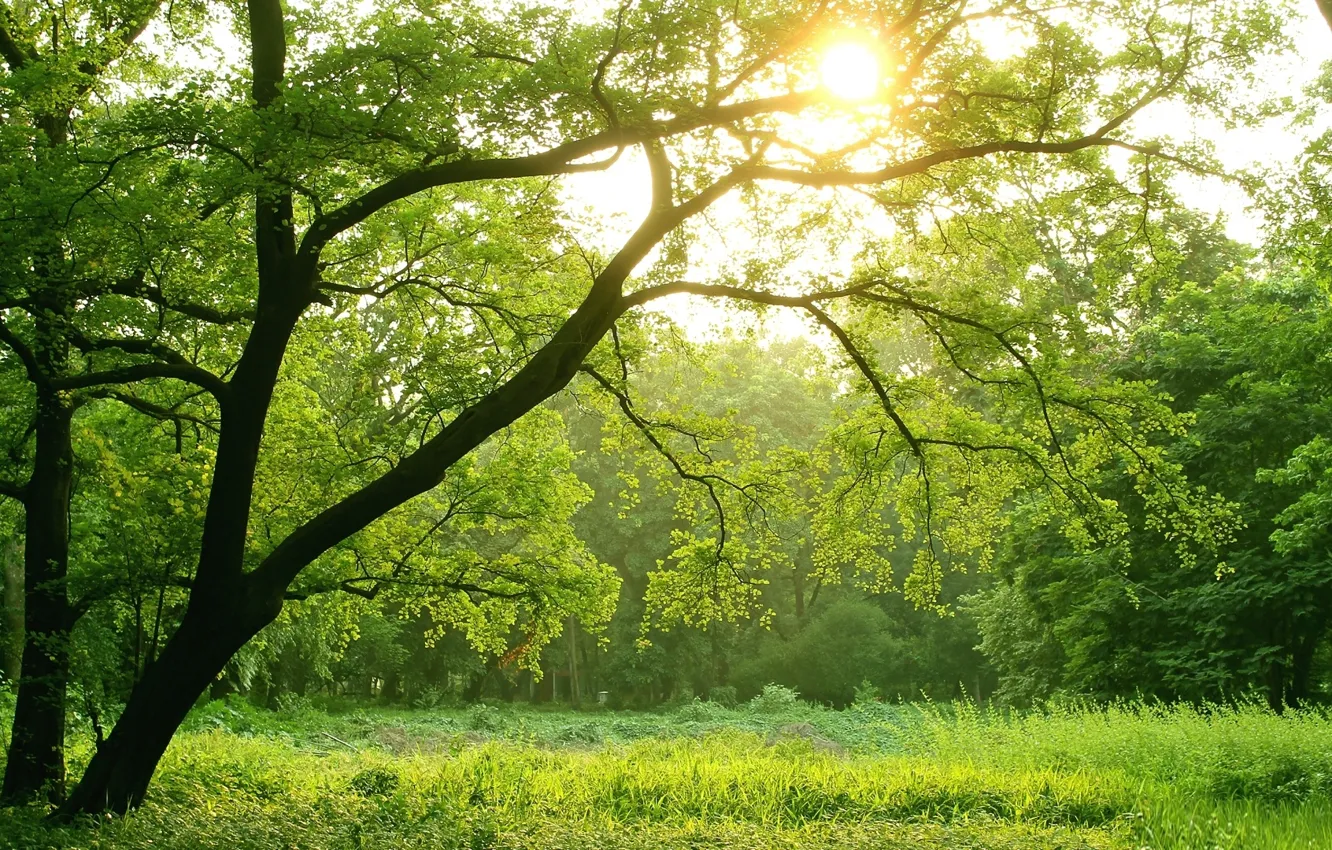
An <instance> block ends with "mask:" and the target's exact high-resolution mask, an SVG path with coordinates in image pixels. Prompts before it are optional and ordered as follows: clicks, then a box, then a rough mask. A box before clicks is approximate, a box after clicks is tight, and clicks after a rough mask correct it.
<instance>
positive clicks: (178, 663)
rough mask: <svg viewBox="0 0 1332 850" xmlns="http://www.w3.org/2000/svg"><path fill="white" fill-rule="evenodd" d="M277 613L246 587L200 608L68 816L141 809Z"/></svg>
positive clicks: (167, 649) (142, 688)
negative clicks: (180, 736)
mask: <svg viewBox="0 0 1332 850" xmlns="http://www.w3.org/2000/svg"><path fill="white" fill-rule="evenodd" d="M277 611H278V607H277V606H273V605H271V604H264V600H254V599H248V598H246V596H245V593H244V590H243V589H241V587H240V586H239V585H238V586H237V589H235V590H233V591H232V592H231V593H230V594H227V595H225V596H221V597H218V598H215V600H214V602H213V604H211V605H209V606H207V608H206V609H205V608H204V606H198V605H196V606H194V608H193V610H191V611H190V612H189V613H187V614H186V615H185V619H184V620H183V621H182V622H181V625H180V629H179V630H177V632H176V633H175V634H174V635H172V637H171V639H170V640H168V641H167V642H166V644H165V645H164V646H163V648H162V654H161V655H160V656H158V658H157V660H156V661H155V662H153V664H152V665H151V666H150V667H148V668H147V669H146V670H145V671H144V674H143V678H142V679H140V680H139V682H138V684H136V685H135V686H134V690H133V691H132V692H131V694H130V698H129V702H128V703H127V704H126V705H125V712H124V713H123V714H122V715H121V716H120V720H119V721H117V722H116V725H115V728H114V729H113V730H112V731H111V735H110V737H108V738H107V739H106V743H105V744H104V745H103V746H102V747H101V748H99V749H98V750H97V752H96V753H95V754H94V755H93V758H92V761H91V762H89V764H88V769H87V770H86V771H85V772H84V774H83V779H82V780H80V781H79V784H78V786H77V787H76V788H75V789H74V791H73V793H72V794H70V797H69V800H68V801H66V803H65V805H64V806H63V807H62V808H61V812H62V813H63V814H75V813H96V812H103V811H112V812H118V813H124V812H127V811H129V810H130V809H132V808H134V807H136V806H138V805H139V803H141V802H142V801H143V795H144V793H145V792H146V791H147V790H148V783H149V781H150V780H151V779H152V777H153V772H154V771H155V770H156V769H157V763H158V761H159V760H160V759H161V758H162V753H164V752H165V751H166V748H167V744H169V743H170V742H171V737H172V736H173V735H174V734H175V732H176V727H178V726H179V725H180V723H181V721H183V720H184V719H185V715H186V714H188V713H189V710H190V708H191V707H193V705H194V703H195V701H196V700H197V699H198V698H199V696H200V695H201V694H203V693H204V691H205V690H207V689H208V687H209V686H210V685H211V684H212V682H213V680H214V679H215V678H216V677H217V675H218V674H219V673H220V672H221V671H222V670H223V669H224V668H225V666H226V664H227V662H228V661H230V660H231V657H232V656H233V655H234V654H235V653H236V652H237V651H238V650H239V649H240V648H241V647H242V646H244V645H245V642H246V641H248V640H249V639H250V638H251V637H252V636H253V635H254V634H255V633H256V632H258V631H259V629H261V628H263V627H264V626H265V625H267V624H268V623H269V622H271V621H272V619H273V617H275V616H277ZM237 612H240V614H239V616H238V615H237Z"/></svg>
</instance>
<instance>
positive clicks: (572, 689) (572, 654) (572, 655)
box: [569, 614, 582, 708]
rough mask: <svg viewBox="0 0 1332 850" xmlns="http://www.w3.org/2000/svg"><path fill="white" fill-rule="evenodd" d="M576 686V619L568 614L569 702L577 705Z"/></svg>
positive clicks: (579, 695) (578, 696) (577, 689)
mask: <svg viewBox="0 0 1332 850" xmlns="http://www.w3.org/2000/svg"><path fill="white" fill-rule="evenodd" d="M579 691H580V689H579V687H578V619H577V618H576V617H574V615H572V614H570V615H569V704H570V705H572V706H574V707H575V708H576V707H578V705H579V703H580V702H581V696H582V695H581V694H580V692H579Z"/></svg>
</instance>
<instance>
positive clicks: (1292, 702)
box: [1286, 628, 1323, 708]
mask: <svg viewBox="0 0 1332 850" xmlns="http://www.w3.org/2000/svg"><path fill="white" fill-rule="evenodd" d="M1322 634H1323V630H1322V629H1321V628H1319V629H1318V630H1317V631H1316V632H1310V633H1309V634H1306V635H1305V636H1304V638H1303V639H1302V640H1301V641H1300V642H1299V643H1297V644H1296V645H1295V653H1294V655H1293V657H1292V658H1291V665H1290V688H1289V689H1288V690H1287V692H1286V703H1287V704H1288V705H1289V706H1290V707H1291V708H1301V707H1303V705H1304V701H1305V700H1306V699H1308V698H1309V675H1310V673H1311V672H1312V671H1313V657H1314V650H1315V649H1316V648H1317V646H1318V641H1319V639H1320V638H1321V637H1322Z"/></svg>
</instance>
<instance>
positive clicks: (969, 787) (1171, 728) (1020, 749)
mask: <svg viewBox="0 0 1332 850" xmlns="http://www.w3.org/2000/svg"><path fill="white" fill-rule="evenodd" d="M788 697H789V695H786V694H783V693H781V692H780V691H773V692H771V693H770V694H769V695H768V697H767V698H762V697H761V698H759V699H758V700H756V701H755V702H754V703H751V704H749V705H746V706H743V707H740V708H737V709H725V708H721V707H718V706H715V705H711V704H706V703H694V704H691V705H686V706H684V707H682V708H678V709H676V710H673V711H669V712H662V713H630V712H610V711H587V712H570V711H549V710H536V709H523V708H510V707H491V706H478V707H474V708H471V709H459V710H429V711H425V710H417V711H404V710H390V709H366V708H362V709H353V710H343V711H321V710H316V709H313V708H309V707H295V708H292V709H289V710H286V711H281V712H267V711H262V710H259V709H254V708H252V707H250V706H248V705H247V704H245V703H243V702H240V701H228V702H217V703H212V704H210V705H208V706H206V707H203V708H201V709H199V710H197V711H196V712H195V713H194V714H193V715H192V716H191V718H190V721H189V723H188V727H187V729H186V730H185V731H184V732H183V733H182V734H181V735H179V736H177V739H176V742H175V743H174V744H173V746H172V748H171V750H170V751H169V752H168V754H167V757H166V759H165V760H164V761H163V764H162V767H161V770H160V772H159V774H158V777H157V780H156V783H155V785H154V787H153V790H152V792H151V795H150V798H149V801H148V803H147V804H146V805H145V806H144V807H143V809H142V810H140V811H139V812H137V813H136V814H134V815H133V816H131V817H129V818H125V819H110V820H106V821H102V822H98V823H94V824H87V823H85V824H79V825H74V826H64V827H52V826H48V825H46V824H45V823H44V822H43V820H42V817H41V815H42V813H41V812H40V811H38V810H36V809H28V810H7V811H0V846H3V847H11V846H12V847H17V848H82V847H88V848H105V850H130V848H134V850H138V848H147V847H153V848H180V849H181V850H185V848H199V847H209V848H211V847H216V848H228V850H250V848H254V850H259V848H264V850H269V848H309V850H325V848H330V849H331V848H416V847H420V848H427V847H428V848H468V850H483V848H525V849H526V848H530V850H548V849H549V848H587V847H605V848H624V850H630V848H633V850H639V848H642V850H648V848H651V850H684V848H691V850H695V849H696V848H737V850H738V848H760V850H762V849H763V848H774V850H775V848H829V850H831V849H832V848H838V850H841V849H842V848H845V850H852V849H853V848H855V849H856V850H859V848H865V850H868V848H880V849H882V850H892V848H903V849H904V850H906V848H910V849H911V850H917V849H919V850H926V848H930V849H931V850H933V848H974V850H1019V848H1021V850H1029V849H1034V848H1067V850H1074V848H1098V849H1099V848H1105V850H1112V848H1113V850H1148V849H1149V848H1150V850H1182V848H1189V850H1231V848H1234V850H1287V848H1290V849H1291V850H1293V849H1294V848H1300V850H1304V849H1305V848H1330V847H1332V721H1329V720H1328V719H1327V718H1326V717H1324V716H1322V715H1318V714H1297V715H1295V716H1287V717H1284V718H1276V717H1273V716H1270V715H1268V714H1266V713H1264V712H1263V711H1261V710H1260V709H1258V708H1241V709H1237V710H1236V709H1217V710H1214V711H1210V712H1201V711H1197V710H1193V709H1187V708H1175V709H1146V708H1140V707H1132V706H1123V707H1112V708H1109V709H1100V710H1064V711H1048V712H1043V713H1033V714H1028V715H1021V716H1010V717H1005V716H999V715H994V714H987V713H982V712H977V711H975V710H973V709H970V708H967V707H962V708H953V707H946V706H944V707H936V706H925V707H912V706H893V705H883V704H872V705H864V706H856V707H854V708H851V709H848V710H846V711H842V712H834V711H827V710H822V709H818V708H814V707H810V706H807V705H804V704H801V703H796V702H793V701H791V700H790V699H789V698H788ZM80 740H82V738H81V739H80ZM73 749H74V757H73V760H74V761H75V762H77V761H78V760H79V759H80V758H84V757H86V754H87V753H86V749H85V748H84V747H83V746H82V745H75V746H74V748H73ZM72 767H73V768H75V769H77V768H78V767H79V765H78V764H77V763H76V764H74V765H72Z"/></svg>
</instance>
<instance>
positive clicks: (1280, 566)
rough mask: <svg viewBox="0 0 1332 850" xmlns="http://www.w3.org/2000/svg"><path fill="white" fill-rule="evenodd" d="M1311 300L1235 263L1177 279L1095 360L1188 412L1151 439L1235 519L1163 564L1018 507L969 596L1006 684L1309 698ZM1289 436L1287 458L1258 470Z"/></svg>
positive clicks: (1330, 585) (1320, 575)
mask: <svg viewBox="0 0 1332 850" xmlns="http://www.w3.org/2000/svg"><path fill="white" fill-rule="evenodd" d="M1329 315H1330V314H1329V312H1328V301H1327V296H1326V294H1325V292H1323V291H1322V290H1321V288H1320V287H1319V286H1318V285H1316V284H1314V283H1312V282H1310V281H1307V280H1301V279H1299V278H1293V279H1292V278H1283V277H1279V276H1275V275H1274V276H1273V277H1272V278H1270V279H1268V280H1263V281H1252V280H1249V279H1248V277H1247V275H1246V264H1245V263H1240V264H1238V265H1237V266H1236V267H1235V268H1232V269H1231V270H1230V271H1228V272H1226V273H1224V274H1222V275H1220V276H1219V277H1217V278H1216V279H1215V280H1210V281H1209V280H1207V279H1205V278H1204V279H1203V280H1194V281H1191V282H1189V283H1187V285H1185V286H1184V287H1183V288H1182V289H1181V290H1180V291H1179V292H1178V293H1177V294H1175V295H1174V296H1172V297H1171V298H1169V299H1167V300H1166V301H1165V303H1164V304H1163V307H1162V310H1161V312H1160V314H1159V315H1158V316H1156V317H1155V318H1154V319H1153V320H1152V321H1150V322H1148V323H1146V324H1144V325H1143V326H1142V327H1140V328H1139V329H1138V330H1137V332H1136V333H1135V335H1134V337H1133V339H1132V344H1131V345H1130V346H1129V347H1127V349H1126V350H1125V352H1124V353H1123V355H1121V357H1120V358H1119V359H1118V360H1117V362H1115V361H1112V362H1113V363H1114V365H1113V366H1112V367H1111V368H1113V369H1114V370H1115V371H1116V372H1118V373H1119V374H1121V375H1124V376H1132V377H1136V378H1150V379H1152V380H1154V381H1155V382H1156V385H1157V386H1158V387H1160V388H1161V389H1163V390H1166V391H1168V392H1169V393H1170V394H1171V396H1172V397H1173V398H1174V403H1175V404H1176V405H1177V407H1178V408H1179V409H1180V410H1181V411H1184V412H1187V413H1188V414H1189V415H1190V416H1191V417H1192V418H1193V420H1194V422H1193V425H1192V427H1191V428H1190V430H1189V433H1188V435H1187V436H1177V437H1175V438H1173V439H1172V441H1171V445H1170V448H1169V451H1170V453H1171V455H1172V456H1173V457H1175V458H1177V459H1178V460H1179V462H1181V463H1182V464H1184V466H1185V468H1186V469H1187V471H1188V473H1189V477H1190V480H1193V481H1198V482H1201V483H1204V484H1206V485H1207V487H1208V488H1209V489H1210V490H1211V491H1212V492H1215V493H1218V494H1221V495H1224V496H1225V497H1226V498H1228V499H1230V500H1232V501H1233V502H1234V503H1235V504H1236V505H1237V507H1238V510H1239V512H1240V516H1241V517H1242V518H1243V520H1244V525H1243V526H1242V527H1241V528H1239V529H1237V530H1236V532H1235V534H1234V539H1233V540H1231V541H1230V542H1229V543H1228V544H1227V545H1226V547H1225V551H1224V556H1225V564H1226V569H1224V570H1222V571H1221V572H1219V573H1217V572H1215V571H1212V570H1207V569H1203V568H1199V567H1194V568H1192V569H1184V570H1181V569H1179V568H1178V566H1177V565H1176V564H1175V563H1173V561H1172V559H1171V558H1170V557H1169V553H1168V552H1167V551H1164V550H1163V548H1162V547H1161V545H1160V544H1159V543H1158V542H1154V541H1152V540H1151V539H1150V537H1149V536H1148V535H1146V534H1143V533H1141V532H1137V533H1135V535H1134V536H1135V537H1136V538H1137V539H1136V540H1135V541H1134V543H1133V547H1132V554H1131V555H1130V556H1128V557H1125V556H1123V554H1122V553H1117V552H1115V551H1113V550H1111V551H1102V552H1095V553H1080V552H1076V551H1074V550H1073V548H1072V547H1070V546H1069V545H1068V544H1067V543H1066V542H1065V541H1061V540H1060V539H1059V536H1058V535H1057V534H1056V533H1055V532H1054V531H1053V530H1052V529H1050V528H1049V527H1048V526H1045V525H1044V524H1043V522H1042V520H1041V518H1040V517H1039V514H1027V515H1024V516H1023V517H1021V518H1020V519H1019V521H1018V522H1017V524H1016V528H1017V533H1015V534H1014V535H1013V540H1012V541H1011V543H1010V545H1009V546H1008V547H1007V553H1006V556H1005V558H1004V561H1005V564H1004V566H1003V568H1002V572H1003V573H1004V574H1005V576H1006V577H1007V579H1008V582H1009V584H1008V586H1006V587H1001V588H997V589H996V590H995V591H993V592H991V593H989V594H987V595H983V596H982V597H980V598H979V599H977V600H975V601H974V607H975V609H976V610H977V612H978V617H979V619H980V621H981V630H982V634H983V635H984V641H983V648H984V650H985V652H986V653H987V655H990V656H991V657H992V658H993V659H994V660H995V663H996V666H998V667H999V668H1000V670H1001V672H1002V673H1003V676H1004V690H1005V692H1006V693H1007V694H1008V695H1009V696H1010V697H1011V698H1013V699H1014V700H1015V701H1030V700H1032V699H1035V698H1040V697H1044V696H1049V695H1050V694H1051V693H1054V692H1056V691H1064V692H1068V693H1073V694H1079V695H1085V696H1090V697H1093V698H1098V699H1108V698H1116V697H1123V696H1128V695H1141V694H1147V695H1151V696H1155V697H1158V698H1161V699H1189V700H1200V701H1201V700H1221V699H1234V698H1236V697H1238V696H1241V695H1243V694H1245V693H1247V692H1250V691H1251V690H1258V691H1261V692H1264V693H1265V694H1266V697H1267V700H1268V703H1269V705H1270V706H1271V707H1272V708H1273V709H1274V710H1276V711H1281V710H1282V709H1283V708H1284V707H1286V706H1287V705H1289V706H1296V707H1298V706H1300V705H1302V704H1304V703H1305V702H1306V701H1307V700H1309V699H1310V698H1311V697H1312V696H1313V682H1312V680H1311V674H1312V673H1313V669H1312V665H1313V660H1314V655H1315V651H1316V650H1317V648H1318V646H1319V645H1320V644H1321V643H1322V642H1323V641H1324V640H1325V637H1326V633H1327V628H1328V624H1329V622H1328V617H1327V610H1328V605H1329V603H1332V571H1330V570H1329V567H1328V563H1327V559H1326V550H1325V545H1324V543H1323V541H1322V540H1321V538H1319V537H1318V536H1317V535H1318V534H1319V533H1321V531H1320V529H1321V528H1322V527H1323V526H1322V525H1320V522H1322V521H1323V519H1325V518H1318V519H1316V520H1315V522H1314V523H1312V524H1311V525H1304V524H1303V523H1302V522H1301V519H1302V518H1303V517H1305V516H1307V514H1306V513H1305V511H1306V509H1307V508H1308V507H1310V506H1313V505H1317V504H1318V503H1319V502H1320V500H1321V498H1322V495H1321V494H1320V492H1319V488H1320V486H1321V485H1320V484H1319V482H1318V478H1317V476H1316V474H1310V473H1316V471H1317V470H1319V469H1320V467H1319V466H1318V465H1317V462H1316V461H1314V462H1313V463H1312V464H1310V463H1309V462H1310V461H1311V460H1313V458H1314V457H1316V454H1317V453H1316V451H1309V450H1308V449H1309V447H1311V446H1314V447H1316V446H1317V445H1319V444H1320V443H1321V438H1318V437H1314V438H1313V441H1312V442H1306V441H1308V440H1309V439H1310V437H1311V436H1312V435H1316V434H1322V433H1326V431H1327V428H1328V426H1329V424H1332V422H1330V421H1329V415H1330V414H1332V410H1330V409H1329V407H1328V404H1327V396H1326V389H1325V388H1326V387H1327V386H1328V381H1329V380H1330V379H1332V375H1329V374H1328V369H1327V364H1326V358H1325V357H1323V356H1322V355H1323V353H1324V352H1325V351H1326V350H1327V348H1328V345H1329V336H1328V334H1329V327H1330V326H1329V325H1328V318H1329ZM1302 444H1303V448H1300V447H1301V445H1302ZM1292 451H1294V453H1295V454H1294V459H1293V460H1292V461H1291V463H1290V465H1288V466H1287V467H1285V468H1283V469H1280V470H1273V469H1272V467H1273V466H1276V465H1279V464H1280V463H1281V462H1282V461H1283V460H1284V459H1285V458H1287V457H1289V456H1291V453H1292ZM1120 498H1121V500H1122V501H1123V502H1124V503H1125V504H1126V506H1128V505H1131V504H1132V503H1133V502H1134V501H1135V496H1134V495H1133V494H1131V493H1128V492H1124V493H1122V495H1121V496H1120ZM1129 510H1130V512H1131V514H1132V512H1133V511H1134V509H1133V508H1129ZM1282 523H1286V524H1290V525H1291V526H1292V527H1291V528H1290V529H1289V530H1282V529H1280V528H1279V526H1280V525H1281V524H1282ZM1306 530H1307V531H1312V532H1313V534H1314V536H1313V537H1308V536H1305V534H1304V533H1303V532H1304V531H1306ZM1274 542H1275V545H1274Z"/></svg>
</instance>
